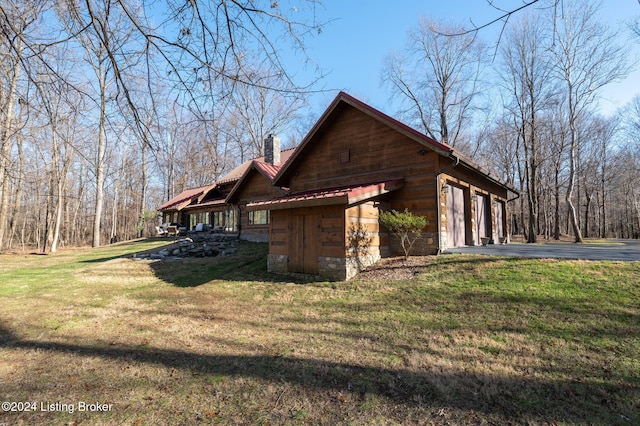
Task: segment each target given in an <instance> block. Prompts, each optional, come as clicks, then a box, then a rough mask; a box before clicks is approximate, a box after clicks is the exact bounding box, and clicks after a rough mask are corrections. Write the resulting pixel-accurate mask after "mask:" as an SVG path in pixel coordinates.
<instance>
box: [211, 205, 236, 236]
mask: <svg viewBox="0 0 640 426" xmlns="http://www.w3.org/2000/svg"><path fill="white" fill-rule="evenodd" d="M211 221H212V223H211V225H213V227H214V229H217V230H223V231H228V232H233V231H235V230H236V211H235V210H233V209H229V210H223V211H217V212H213V213H211Z"/></svg>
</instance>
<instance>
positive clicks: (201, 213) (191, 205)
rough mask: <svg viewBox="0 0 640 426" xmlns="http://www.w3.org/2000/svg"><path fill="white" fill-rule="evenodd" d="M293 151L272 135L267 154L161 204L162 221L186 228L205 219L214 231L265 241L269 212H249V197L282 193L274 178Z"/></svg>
mask: <svg viewBox="0 0 640 426" xmlns="http://www.w3.org/2000/svg"><path fill="white" fill-rule="evenodd" d="M293 151H294V149H287V150H284V151H281V150H280V140H279V139H278V138H277V137H275V136H274V135H269V137H268V138H267V140H266V141H265V155H264V156H262V157H258V158H256V159H253V160H249V161H245V162H244V163H242V164H241V165H240V166H238V167H236V168H235V169H233V170H232V171H231V172H229V173H228V174H226V175H224V176H223V177H221V178H220V179H219V180H218V181H216V182H214V183H212V184H211V185H207V186H203V187H198V188H190V189H187V190H185V191H183V192H182V193H180V194H179V195H177V196H176V197H174V198H172V199H171V200H169V201H167V202H166V203H164V204H163V205H162V206H160V207H159V208H158V211H160V212H161V213H162V216H163V223H178V224H179V225H180V227H181V228H183V229H185V230H187V231H189V230H193V229H194V228H195V227H196V225H197V224H199V223H202V224H206V225H208V226H207V228H208V229H209V230H211V231H213V232H218V233H225V234H229V235H236V236H237V237H238V238H241V239H245V240H249V241H262V242H266V241H267V240H268V235H269V212H268V211H251V212H248V211H247V210H246V209H245V206H246V204H247V203H248V202H249V201H255V200H261V199H264V198H273V197H277V196H281V195H283V191H282V190H280V189H278V188H276V187H275V186H273V185H272V180H273V178H274V177H275V175H276V173H277V172H278V170H279V169H280V166H281V165H282V164H283V163H284V162H285V161H286V160H287V159H289V157H290V156H291V155H292V153H293Z"/></svg>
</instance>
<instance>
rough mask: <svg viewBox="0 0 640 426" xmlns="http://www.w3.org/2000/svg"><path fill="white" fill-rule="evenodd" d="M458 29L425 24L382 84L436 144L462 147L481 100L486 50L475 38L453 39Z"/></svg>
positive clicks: (394, 57) (393, 59) (391, 63)
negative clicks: (481, 83) (481, 81)
mask: <svg viewBox="0 0 640 426" xmlns="http://www.w3.org/2000/svg"><path fill="white" fill-rule="evenodd" d="M457 28H459V27H456V26H449V27H446V28H445V27H444V26H437V25H436V24H435V23H434V22H433V21H431V20H429V19H426V18H423V19H421V20H420V21H419V24H418V27H417V28H416V29H415V30H413V31H411V32H410V33H409V40H408V43H407V47H406V49H405V52H404V53H395V54H391V55H388V56H387V57H386V59H385V64H384V66H383V71H382V81H383V83H384V84H385V85H386V86H387V87H388V88H389V89H390V91H391V92H392V97H394V98H395V97H399V98H400V99H401V101H402V104H403V105H404V108H403V111H402V112H401V115H403V116H405V117H409V118H410V120H411V121H413V122H415V123H416V124H417V125H419V126H420V127H421V128H422V129H423V130H424V131H425V133H427V134H428V135H429V136H431V137H432V138H434V139H436V140H438V141H441V142H443V143H446V144H449V145H451V146H456V145H459V144H460V142H461V139H462V138H461V136H462V134H463V131H464V129H465V128H467V127H468V125H469V122H470V121H471V116H472V111H473V107H474V100H475V98H476V97H477V96H478V94H479V85H478V83H479V79H480V74H481V71H482V67H483V59H482V58H483V46H482V44H481V43H480V42H479V41H478V40H477V39H476V37H475V36H472V35H464V36H459V37H449V36H445V35H442V34H441V33H442V32H455V31H456V29H457Z"/></svg>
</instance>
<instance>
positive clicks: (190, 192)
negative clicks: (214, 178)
mask: <svg viewBox="0 0 640 426" xmlns="http://www.w3.org/2000/svg"><path fill="white" fill-rule="evenodd" d="M213 186H214V185H207V186H201V187H198V188H190V189H186V190H184V191H182V192H181V193H180V194H178V195H177V196H175V197H173V198H172V199H170V200H169V201H167V202H166V203H164V204H163V205H161V206H160V207H158V210H159V211H165V210H181V209H183V208H184V207H186V206H188V205H189V204H190V203H191V202H192V201H194V200H196V199H197V198H198V197H200V196H201V195H202V194H204V193H205V192H206V191H208V190H209V189H211V188H212V187H213Z"/></svg>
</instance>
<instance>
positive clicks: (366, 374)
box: [0, 329, 640, 424]
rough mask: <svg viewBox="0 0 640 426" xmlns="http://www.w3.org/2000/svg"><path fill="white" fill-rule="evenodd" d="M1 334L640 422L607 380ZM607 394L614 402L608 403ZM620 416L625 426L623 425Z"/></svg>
mask: <svg viewBox="0 0 640 426" xmlns="http://www.w3.org/2000/svg"><path fill="white" fill-rule="evenodd" d="M0 332H1V333H2V335H0V347H3V348H7V349H28V350H38V351H51V352H57V353H63V354H69V355H72V356H73V357H78V356H81V357H100V358H103V359H107V360H116V361H118V360H122V361H123V362H131V361H134V362H140V363H146V364H157V365H162V366H166V367H171V368H176V369H183V370H190V371H194V372H196V371H197V372H198V374H209V375H216V376H219V375H224V376H228V377H230V378H233V377H242V378H249V379H258V380H266V381H270V382H274V383H278V382H287V383H290V384H292V385H298V386H301V387H304V388H309V389H320V390H330V391H333V392H337V393H339V394H341V395H348V398H349V399H350V400H354V401H358V400H363V399H364V398H365V397H366V396H367V395H378V396H380V397H383V398H387V399H389V400H390V401H392V402H393V403H395V404H399V405H405V406H420V405H427V406H439V407H442V406H445V407H450V408H456V409H462V410H470V411H476V412H479V413H481V414H484V415H492V416H500V418H502V419H503V420H505V421H507V422H508V423H509V424H512V423H515V424H522V423H529V422H531V421H534V422H552V423H555V422H556V421H558V420H560V421H564V422H568V423H590V424H616V423H619V424H634V423H633V422H634V421H640V416H638V414H637V413H628V412H625V413H622V412H620V411H619V410H621V409H623V407H615V406H612V403H611V395H612V394H615V393H616V391H617V390H616V389H614V388H613V386H612V385H611V386H608V385H605V384H603V382H602V381H601V380H593V379H584V380H581V381H575V380H571V379H566V380H565V379H558V380H542V379H535V378H533V377H531V376H529V377H526V378H525V377H513V376H511V377H510V376H500V375H496V374H488V373H486V374H482V373H477V372H474V373H472V374H471V373H465V372H463V371H443V370H442V369H441V368H440V369H439V368H434V369H423V370H422V371H420V372H416V371H412V370H408V369H403V368H398V369H393V368H382V367H367V366H362V365H355V364H349V363H341V362H333V361H324V360H314V359H300V358H294V357H288V356H274V355H253V356H250V355H207V354H199V353H192V352H187V351H182V350H177V349H159V348H153V347H145V348H144V349H141V348H139V347H128V346H124V347H113V346H109V347H98V346H83V345H76V344H67V343H59V342H47V341H43V342H40V341H30V340H21V339H19V338H17V337H15V336H14V335H12V334H11V332H10V331H9V330H7V329H2V330H0ZM603 386H604V387H605V388H603ZM603 393H604V394H607V393H608V394H609V396H608V397H605V396H602V395H603ZM614 396H615V395H614ZM585 399H586V401H585ZM621 414H623V415H624V419H625V420H626V422H623V421H621V420H620V419H621V418H622V416H621ZM616 420H617V421H616Z"/></svg>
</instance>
